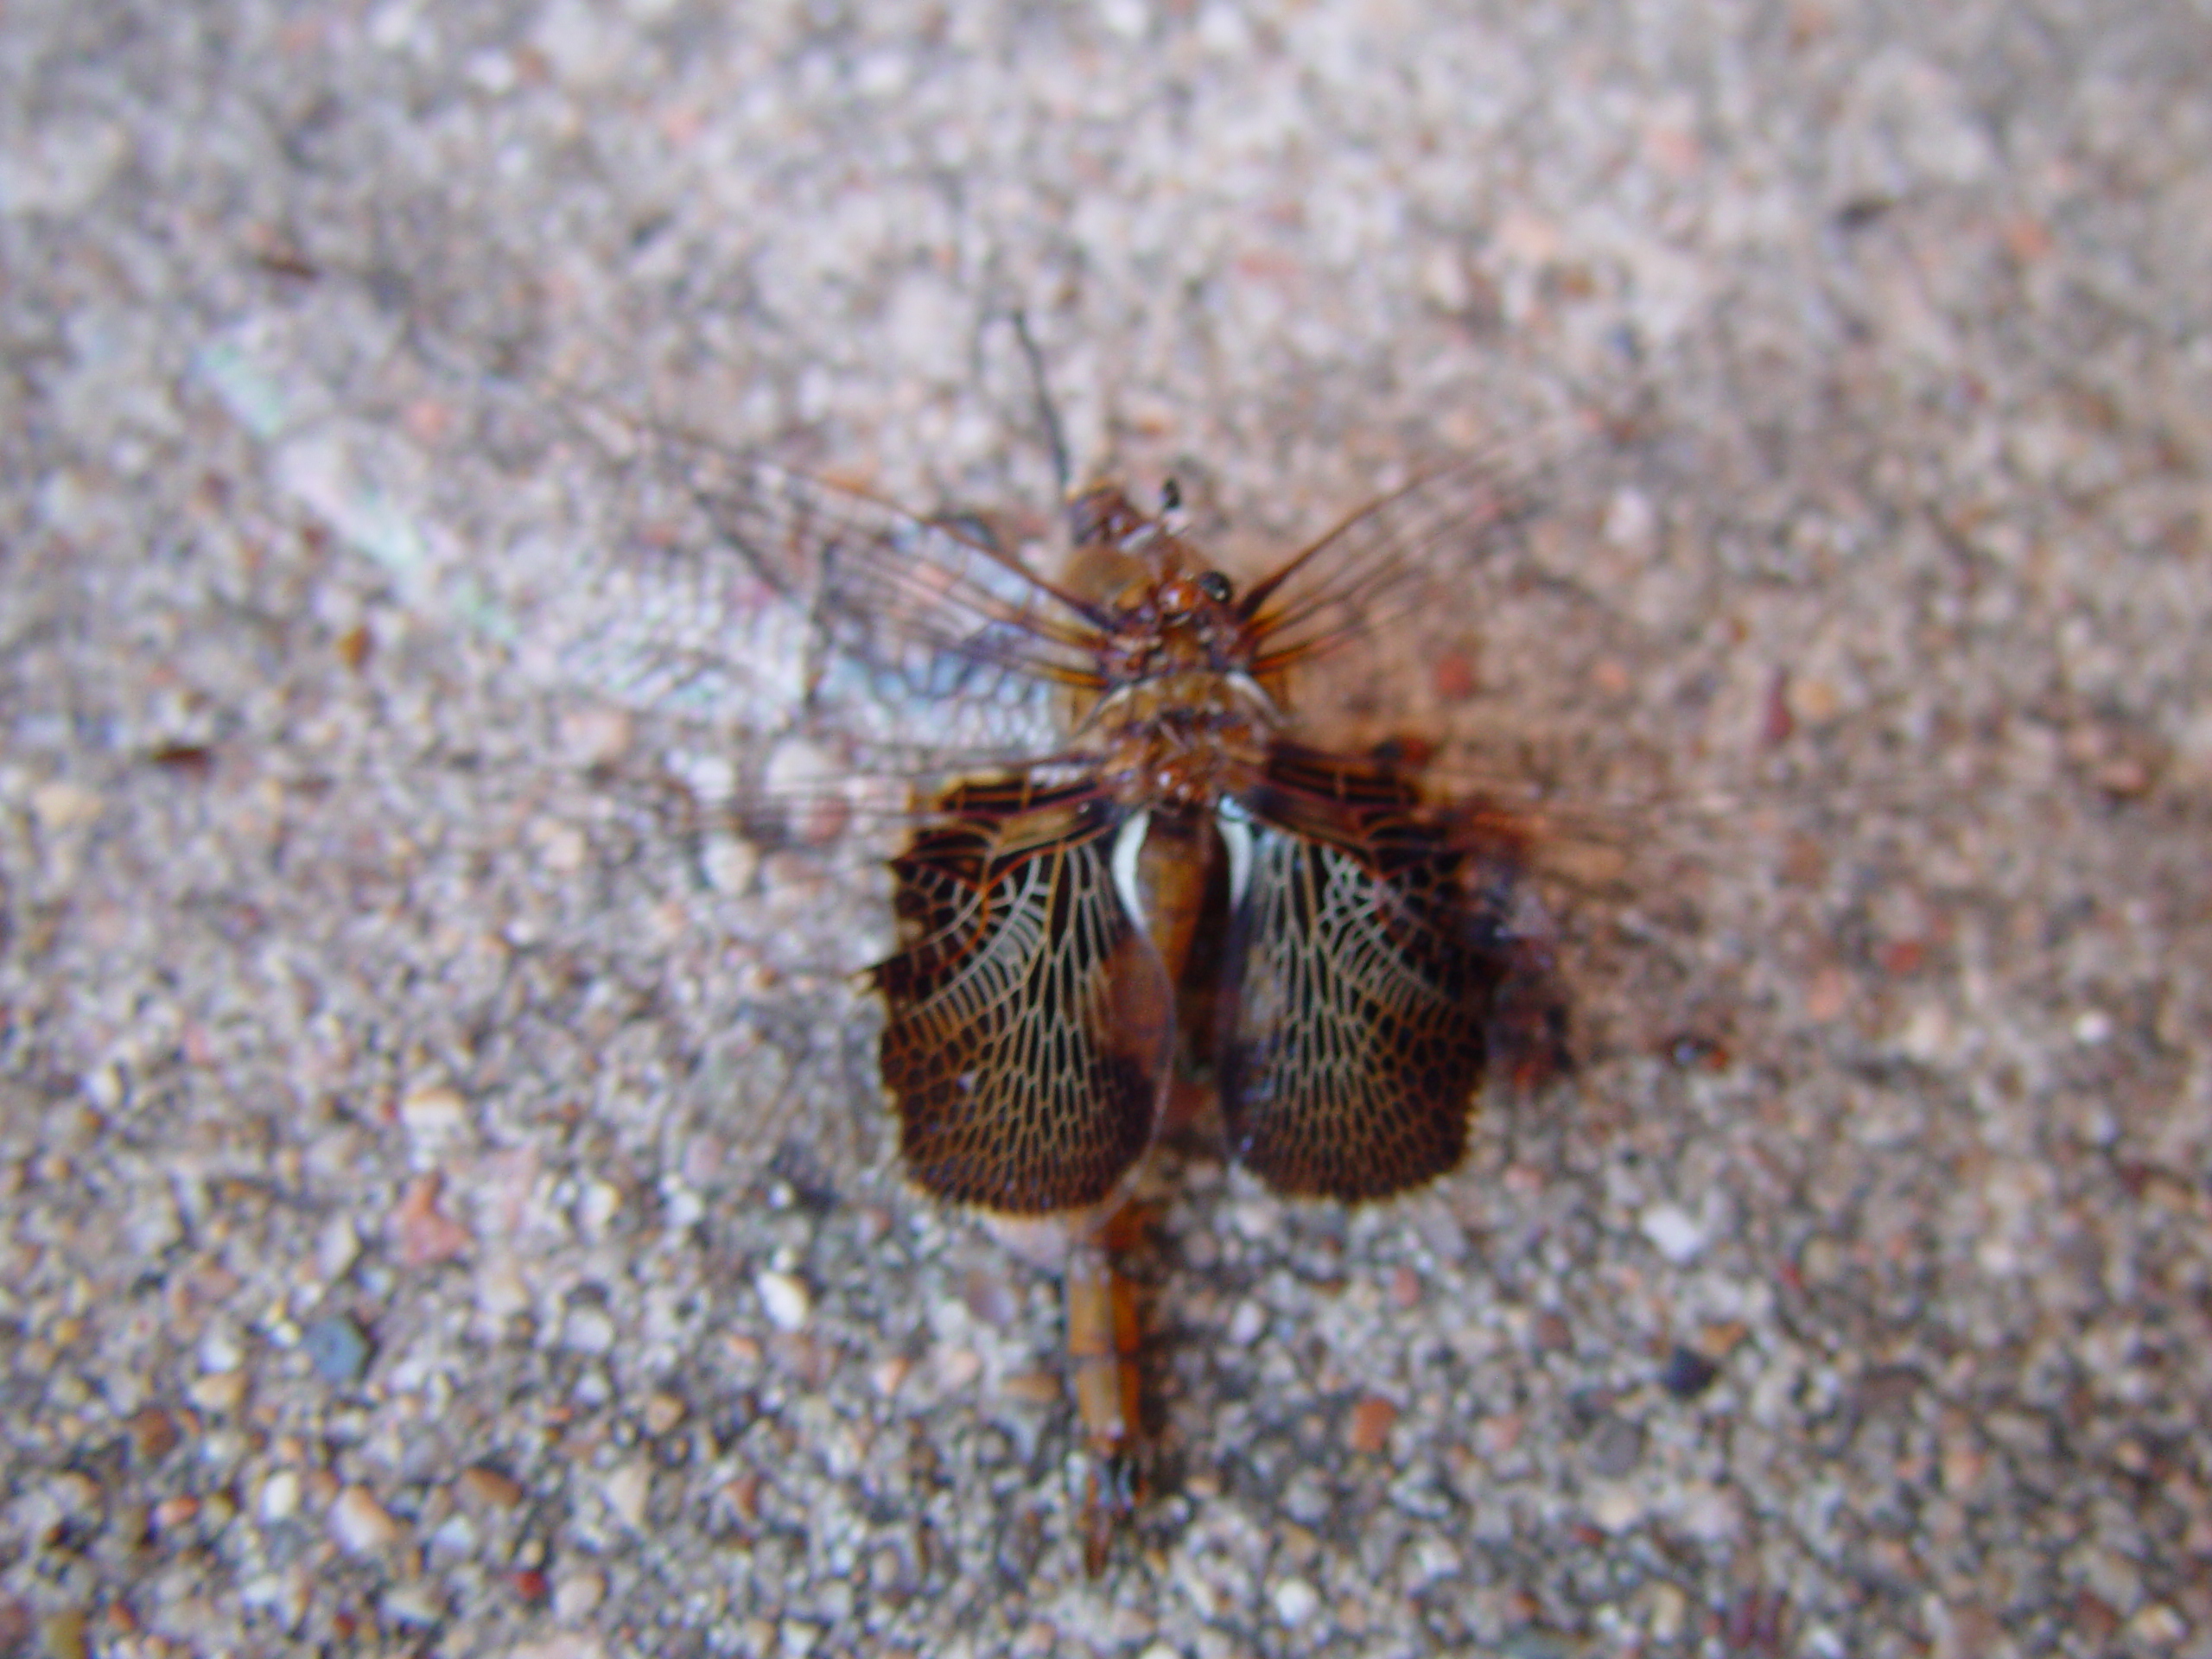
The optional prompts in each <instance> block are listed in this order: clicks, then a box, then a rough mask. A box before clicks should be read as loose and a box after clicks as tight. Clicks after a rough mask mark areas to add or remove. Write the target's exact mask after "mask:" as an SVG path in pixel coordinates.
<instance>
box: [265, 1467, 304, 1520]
mask: <svg viewBox="0 0 2212 1659" xmlns="http://www.w3.org/2000/svg"><path fill="white" fill-rule="evenodd" d="M299 1507H300V1477H299V1475H298V1473H297V1472H296V1471H293V1470H290V1469H278V1470H277V1471H274V1472H272V1473H271V1474H270V1477H269V1478H268V1479H266V1480H264V1481H263V1482H262V1483H261V1504H260V1510H261V1518H262V1519H263V1520H264V1521H265V1522H278V1521H289V1520H290V1519H291V1517H292V1516H293V1515H294V1514H295V1513H296V1511H297V1510H298V1509H299Z"/></svg>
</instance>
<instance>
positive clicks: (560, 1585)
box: [553, 1567, 607, 1624]
mask: <svg viewBox="0 0 2212 1659" xmlns="http://www.w3.org/2000/svg"><path fill="white" fill-rule="evenodd" d="M606 1595H607V1580H606V1577H605V1575H604V1574H601V1573H594V1572H593V1571H592V1570H591V1569H590V1568H588V1567H583V1568H578V1569H576V1570H574V1571H571V1572H566V1573H562V1574H561V1576H560V1577H558V1578H557V1579H556V1580H553V1617H554V1618H557V1619H558V1620H560V1621H561V1623H562V1624H582V1622H583V1621H584V1620H585V1619H587V1618H590V1617H591V1616H592V1614H593V1613H594V1611H597V1609H598V1607H599V1604H600V1603H601V1601H602V1600H603V1599H605V1598H606Z"/></svg>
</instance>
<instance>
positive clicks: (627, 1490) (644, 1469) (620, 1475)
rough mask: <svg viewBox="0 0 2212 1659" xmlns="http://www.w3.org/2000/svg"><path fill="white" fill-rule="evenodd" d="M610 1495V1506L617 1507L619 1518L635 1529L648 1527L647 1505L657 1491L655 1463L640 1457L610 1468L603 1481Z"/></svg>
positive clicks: (608, 1497)
mask: <svg viewBox="0 0 2212 1659" xmlns="http://www.w3.org/2000/svg"><path fill="white" fill-rule="evenodd" d="M599 1489H600V1491H601V1493H602V1494H603V1495H604V1496H605V1497H606V1499H607V1508H608V1509H610V1510H613V1511H614V1515H615V1518H616V1519H617V1520H619V1521H620V1522H621V1523H622V1524H623V1525H624V1526H626V1527H627V1528H629V1529H630V1530H631V1531H632V1532H643V1531H644V1530H645V1505H646V1504H647V1503H649V1502H650V1501H651V1500H652V1493H653V1471H652V1465H651V1464H649V1463H646V1462H645V1461H644V1460H643V1459H639V1461H637V1462H634V1463H626V1464H622V1465H618V1466H617V1467H615V1468H613V1469H610V1470H608V1471H607V1474H606V1475H605V1476H604V1477H603V1478H601V1481H600V1484H599Z"/></svg>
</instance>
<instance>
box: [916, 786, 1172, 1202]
mask: <svg viewBox="0 0 2212 1659" xmlns="http://www.w3.org/2000/svg"><path fill="white" fill-rule="evenodd" d="M934 817H935V821H934V822H933V823H931V825H930V826H929V827H928V828H926V829H923V830H922V831H921V832H919V833H918V835H917V836H915V837H914V840H913V842H912V845H911V846H909V847H908V848H907V849H906V852H905V853H904V854H902V855H900V856H899V858H897V859H895V860H894V861H893V863H892V867H891V868H892V874H893V880H894V881H895V883H896V887H897V896H896V905H897V912H898V918H899V934H900V939H901V943H902V944H903V946H904V948H903V949H902V950H900V951H899V954H898V955H897V956H895V957H893V958H892V959H891V960H890V961H888V962H887V963H883V964H882V965H881V966H880V967H879V968H877V969H876V970H875V982H876V985H877V987H878V988H880V990H881V991H882V992H883V995H884V998H885V1000H886V1001H887V1003H888V1004H889V1005H890V1010H891V1018H890V1023H889V1024H888V1025H887V1027H885V1029H884V1033H883V1054H882V1065H883V1085H884V1090H885V1092H886V1093H887V1095H888V1096H890V1099H891V1103H892V1105H893V1109H895V1110H896V1111H897V1113H898V1115H899V1130H900V1149H901V1151H902V1152H903V1154H905V1157H906V1167H907V1170H908V1173H910V1174H911V1175H912V1177H913V1179H914V1180H915V1181H916V1182H917V1183H918V1185H920V1186H922V1187H923V1188H924V1189H925V1190H926V1191H928V1192H931V1193H933V1194H935V1195H936V1196H938V1197H939V1198H946V1199H949V1200H950V1201H952V1202H954V1203H957V1204H972V1205H980V1206H982V1207H983V1208H985V1209H990V1210H996V1211H1004V1212H1007V1213H1010V1214H1015V1215H1039V1214H1045V1213H1049V1212H1052V1211H1060V1210H1071V1209H1076V1208H1078V1207H1081V1206H1083V1205H1090V1204H1095V1203H1096V1202H1098V1201H1099V1200H1101V1199H1103V1198H1105V1197H1107V1196H1108V1195H1109V1193H1110V1192H1112V1190H1113V1188H1114V1185H1115V1184H1116V1182H1117V1181H1119V1180H1120V1179H1121V1178H1122V1176H1123V1175H1124V1174H1126V1173H1128V1170H1129V1169H1130V1167H1131V1166H1133V1165H1134V1164H1135V1162H1136V1160H1138V1158H1139V1157H1141V1155H1142V1154H1143V1153H1144V1150H1145V1148H1146V1147H1147V1146H1148V1145H1149V1144H1150V1143H1151V1141H1152V1136H1153V1131H1154V1125H1155V1122H1156V1121H1157V1118H1158V1116H1159V1109H1160V1091H1161V1089H1162V1086H1163V1084H1164V1083H1165V1079H1166V1068H1167V1056H1168V1049H1169V1045H1170V1040H1171V1037H1172V1027H1173V994H1172V990H1171V988H1170V986H1169V984H1168V981H1167V975H1166V969H1164V968H1163V967H1162V966H1161V964H1160V957H1159V956H1158V954H1157V953H1156V952H1155V951H1154V949H1153V947H1152V944H1151V943H1150V942H1149V941H1148V940H1147V938H1146V937H1145V935H1144V931H1143V930H1142V929H1141V928H1140V927H1138V926H1137V925H1135V923H1134V922H1133V921H1132V920H1131V919H1130V918H1129V917H1128V914H1127V912H1125V911H1124V910H1123V908H1122V903H1121V900H1120V899H1119V897H1118V896H1117V895H1116V892H1115V890H1114V882H1113V876H1112V872H1111V870H1110V868H1109V849H1110V848H1111V846H1112V844H1113V837H1112V832H1113V829H1114V827H1115V820H1114V818H1113V817H1111V815H1110V814H1109V813H1108V811H1107V810H1106V809H1105V807H1104V805H1103V803H1101V802H1099V801H1097V800H1096V799H1095V798H1091V797H1090V792H1089V791H1085V790H1084V789H1082V788H1081V787H1080V786H1077V787H1074V788H1071V789H1068V790H1065V791H1059V792H1058V793H1057V794H1055V793H1052V792H1050V791H1038V790H1035V789H1033V787H1032V786H1031V785H1029V784H1028V783H1027V781H1026V780H1024V779H1013V778H1009V779H989V780H985V781H982V782H976V783H969V784H963V785H958V786H957V787H956V788H954V789H951V790H950V791H946V793H945V794H944V795H943V796H941V797H940V798H938V801H937V802H936V803H935V804H934Z"/></svg>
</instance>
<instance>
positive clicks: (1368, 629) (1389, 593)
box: [1243, 459, 1537, 677]
mask: <svg viewBox="0 0 2212 1659" xmlns="http://www.w3.org/2000/svg"><path fill="white" fill-rule="evenodd" d="M1536 499H1537V492H1536V490H1535V487H1534V486H1533V485H1532V484H1531V482H1530V481H1529V480H1527V479H1526V478H1523V477H1522V476H1521V475H1520V474H1516V473H1515V472H1514V471H1512V470H1510V469H1509V468H1508V467H1504V466H1503V465H1502V464H1499V463H1497V462H1495V461H1486V460H1475V459H1470V460H1465V461H1460V462H1459V463H1457V464H1455V465H1452V466H1449V467H1443V468H1441V469H1440V470H1438V471H1435V472H1433V473H1430V474H1426V475H1424V476H1422V477H1421V478H1419V479H1416V480H1414V482H1413V483H1411V484H1409V485H1408V486H1405V487H1404V488H1403V489H1401V490H1399V491H1397V492H1395V493H1393V494H1390V495H1387V496H1385V497H1383V499H1381V500H1379V501H1376V502H1375V503H1374V504H1372V505H1370V506H1368V507H1365V508H1363V509H1362V510H1361V511H1360V512H1357V513H1355V514H1353V515H1352V516H1351V518H1347V519H1346V520H1344V522H1343V523H1342V524H1338V526H1337V527H1336V528H1335V529H1334V530H1332V531H1330V532H1329V533H1328V534H1327V535H1325V536H1324V537H1321V538H1320V539H1319V541H1317V542H1315V543H1313V544H1312V545H1311V546H1309V547H1307V548H1306V550H1304V551H1303V552H1300V553H1299V554H1298V555H1297V556H1294V558H1292V559H1291V560H1290V561H1289V562H1288V563H1286V564H1285V565H1284V566H1283V567H1282V568H1281V569H1279V570H1277V571H1276V572H1274V575H1270V576H1268V577H1267V578H1265V579H1264V580H1262V582H1258V583H1257V584H1255V586H1254V587H1253V588H1251V589H1250V590H1249V592H1248V593H1247V594H1246V595H1245V598H1244V602H1243V615H1244V618H1245V620H1246V621H1247V623H1248V624H1249V626H1251V627H1252V628H1253V629H1254V630H1255V634H1256V637H1257V638H1258V639H1259V640H1260V651H1259V655H1258V658H1257V660H1256V661H1255V664H1254V668H1255V671H1256V672H1257V673H1259V674H1260V675H1262V676H1263V677H1266V676H1274V675H1279V674H1281V673H1283V672H1285V671H1288V670H1289V669H1291V668H1293V667H1294V666H1295V665H1297V664H1300V663H1303V662H1306V661H1309V660H1311V659H1313V658H1316V657H1319V656H1322V655H1325V654H1327V653H1328V652H1332V651H1334V650H1337V649H1338V648H1339V647H1341V646H1343V645H1347V644H1349V643H1351V642H1352V641H1354V640H1357V639H1368V638H1371V637H1372V636H1373V635H1374V634H1375V633H1376V631H1377V630H1379V629H1382V628H1383V627H1386V626H1388V625H1389V623H1390V622H1392V621H1393V620H1396V619H1397V618H1399V617H1401V616H1403V615H1405V614H1407V613H1408V612H1410V611H1412V610H1414V608H1416V607H1419V606H1421V604H1423V603H1424V602H1426V601H1427V600H1428V599H1429V598H1430V597H1432V596H1433V595H1435V594H1437V593H1438V591H1439V588H1440V582H1441V581H1442V580H1443V579H1445V578H1447V577H1451V576H1455V575H1456V576H1465V575H1466V574H1467V573H1468V572H1469V571H1471V569H1473V568H1474V567H1475V565H1476V564H1477V563H1479V562H1481V561H1482V560H1484V558H1485V557H1486V556H1488V555H1489V553H1490V552H1491V550H1494V549H1495V548H1496V547H1497V546H1498V545H1500V544H1501V543H1503V541H1505V540H1506V538H1508V537H1510V534H1511V532H1512V531H1513V529H1514V527H1515V526H1516V524H1520V523H1521V522H1522V521H1523V520H1524V519H1525V518H1527V517H1528V516H1529V513H1530V512H1533V511H1534V510H1535V500H1536Z"/></svg>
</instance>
